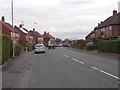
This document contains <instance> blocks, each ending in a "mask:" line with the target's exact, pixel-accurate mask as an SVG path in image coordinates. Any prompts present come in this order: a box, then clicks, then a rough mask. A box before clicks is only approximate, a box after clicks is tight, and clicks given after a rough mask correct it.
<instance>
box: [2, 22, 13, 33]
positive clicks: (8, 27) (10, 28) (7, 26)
mask: <svg viewBox="0 0 120 90" xmlns="http://www.w3.org/2000/svg"><path fill="white" fill-rule="evenodd" d="M0 24H1V25H3V26H5V27H6V28H7V29H8V30H10V31H12V25H10V24H9V23H7V22H4V21H1V20H0Z"/></svg>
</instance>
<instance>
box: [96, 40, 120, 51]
mask: <svg viewBox="0 0 120 90" xmlns="http://www.w3.org/2000/svg"><path fill="white" fill-rule="evenodd" d="M98 51H100V52H112V53H120V40H100V41H99V42H98Z"/></svg>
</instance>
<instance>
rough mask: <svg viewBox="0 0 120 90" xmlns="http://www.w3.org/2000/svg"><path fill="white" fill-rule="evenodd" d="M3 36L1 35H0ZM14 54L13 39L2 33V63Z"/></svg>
mask: <svg viewBox="0 0 120 90" xmlns="http://www.w3.org/2000/svg"><path fill="white" fill-rule="evenodd" d="M0 37H1V36H0ZM11 56H12V41H11V40H10V38H9V37H7V36H5V35H2V64H4V62H5V61H6V60H8V59H9V58H10V57H11Z"/></svg>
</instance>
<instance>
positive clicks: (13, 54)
mask: <svg viewBox="0 0 120 90" xmlns="http://www.w3.org/2000/svg"><path fill="white" fill-rule="evenodd" d="M11 14H12V50H13V52H12V57H13V59H14V58H15V51H14V20H13V0H11Z"/></svg>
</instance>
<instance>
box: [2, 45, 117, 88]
mask: <svg viewBox="0 0 120 90" xmlns="http://www.w3.org/2000/svg"><path fill="white" fill-rule="evenodd" d="M20 59H21V62H22V59H24V60H23V61H24V62H25V63H24V65H23V66H22V67H21V68H23V67H24V70H23V71H22V72H21V73H20V75H19V77H17V76H16V78H17V80H14V85H13V84H12V85H11V86H12V87H14V88H118V79H119V78H118V59H117V58H111V57H109V56H107V57H106V56H104V55H103V56H101V55H96V54H88V53H85V52H79V51H74V50H71V49H69V48H63V47H60V48H56V49H55V50H54V49H53V50H48V49H46V53H45V54H34V53H33V52H30V53H28V54H27V55H25V56H24V55H23V56H22V58H20ZM19 62H20V61H19ZM19 67H20V65H19ZM19 70H20V69H19ZM9 72H10V71H9ZM6 74H8V73H7V72H6V71H3V84H4V87H7V85H6V84H5V83H6V82H7V79H5V78H6V77H7V75H6ZM8 76H10V75H9V74H8ZM13 78H14V77H13ZM10 80H12V79H10ZM10 80H9V81H10ZM8 84H10V83H8ZM8 86H9V85H8ZM9 87H10V86H9Z"/></svg>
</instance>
